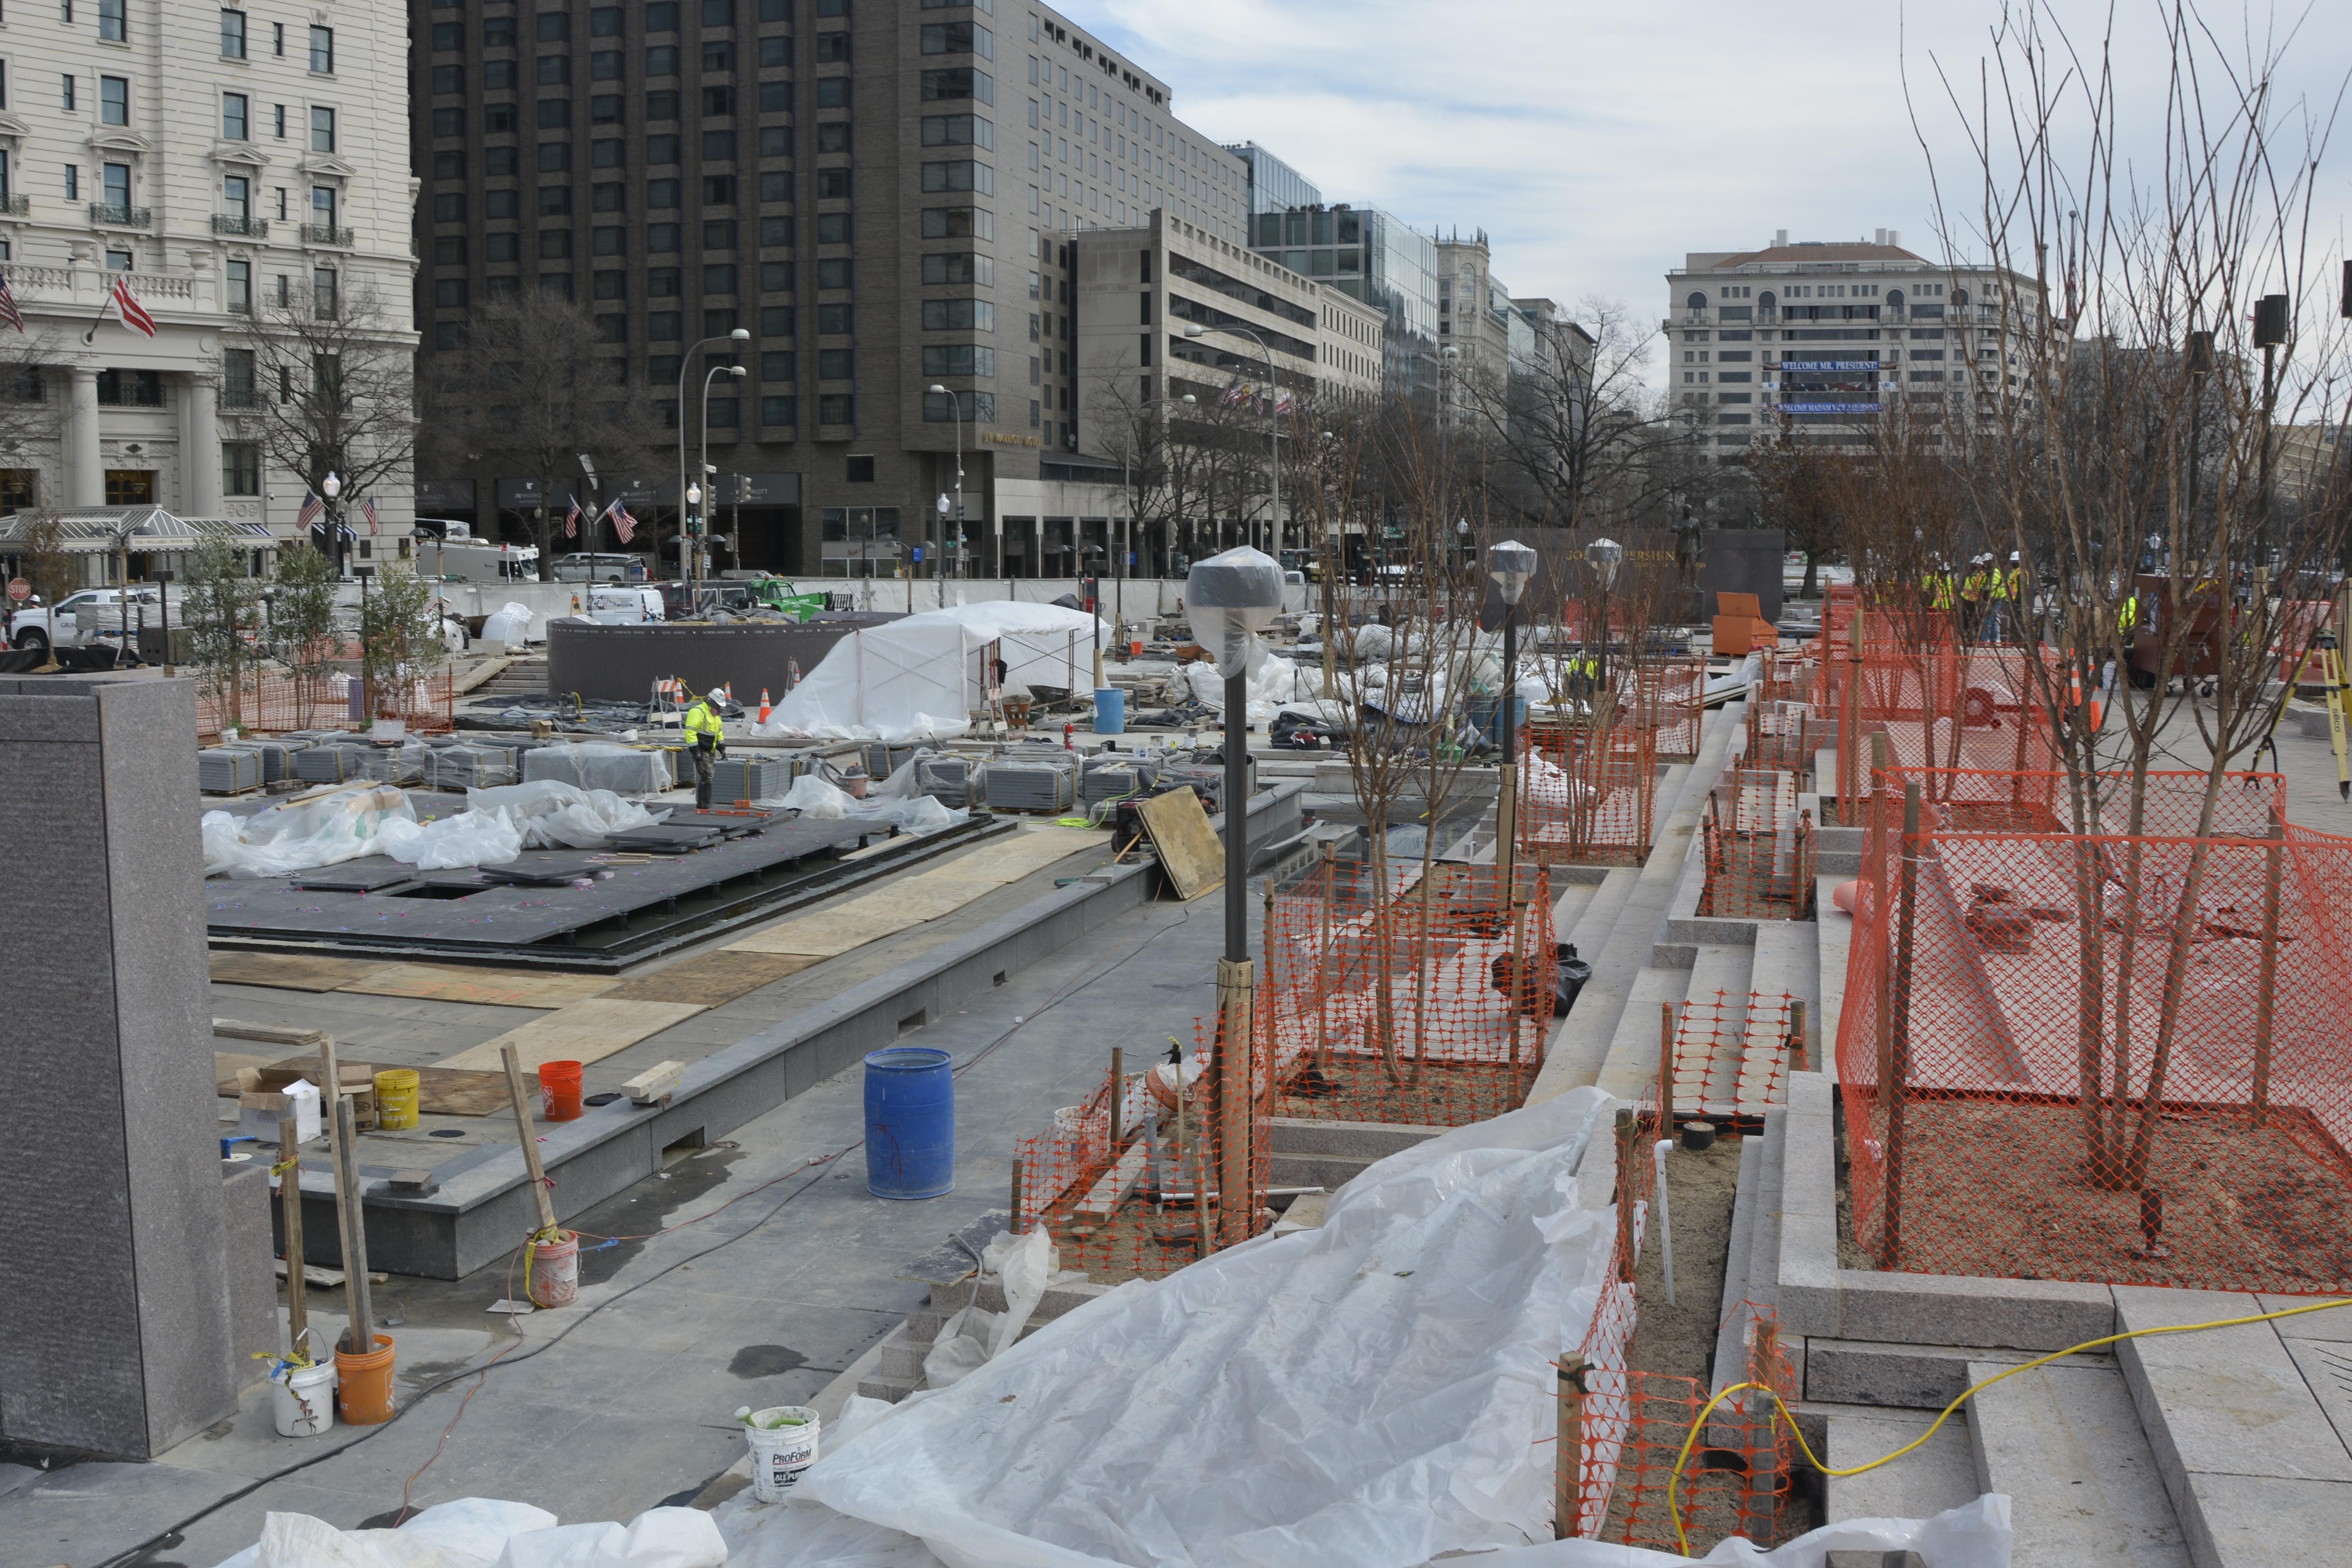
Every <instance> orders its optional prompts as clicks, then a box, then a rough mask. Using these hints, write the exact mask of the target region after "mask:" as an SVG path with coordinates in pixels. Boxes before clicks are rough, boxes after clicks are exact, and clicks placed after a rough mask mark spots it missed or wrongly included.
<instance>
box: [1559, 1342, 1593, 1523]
mask: <svg viewBox="0 0 2352 1568" xmlns="http://www.w3.org/2000/svg"><path fill="white" fill-rule="evenodd" d="M1590 1370H1591V1369H1590V1368H1589V1367H1587V1365H1586V1364H1585V1360H1584V1358H1583V1357H1582V1356H1580V1355H1564V1356H1561V1357H1560V1358H1559V1432H1558V1434H1557V1445H1556V1447H1555V1449H1554V1452H1553V1455H1552V1471H1553V1499H1552V1530H1551V1532H1552V1538H1553V1539H1554V1540H1556V1541H1573V1540H1575V1539H1576V1535H1577V1532H1578V1531H1579V1530H1580V1529H1581V1528H1582V1527H1583V1522H1584V1521H1583V1518H1582V1515H1583V1505H1584V1397H1585V1390H1584V1380H1585V1375H1586V1373H1588V1372H1589V1371H1590Z"/></svg>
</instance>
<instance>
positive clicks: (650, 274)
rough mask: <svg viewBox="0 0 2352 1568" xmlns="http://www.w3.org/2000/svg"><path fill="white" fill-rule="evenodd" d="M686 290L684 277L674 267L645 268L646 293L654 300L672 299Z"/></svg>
mask: <svg viewBox="0 0 2352 1568" xmlns="http://www.w3.org/2000/svg"><path fill="white" fill-rule="evenodd" d="M685 292H686V280H685V278H684V277H683V276H682V275H681V274H680V273H679V271H678V269H677V268H675V267H648V268H646V295H647V296H648V297H650V298H652V299H656V300H674V299H676V298H677V296H678V295H680V294H683V293H685Z"/></svg>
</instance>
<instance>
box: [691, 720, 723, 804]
mask: <svg viewBox="0 0 2352 1568" xmlns="http://www.w3.org/2000/svg"><path fill="white" fill-rule="evenodd" d="M724 700H725V699H724V698H722V697H721V696H720V695H719V693H718V692H716V691H713V692H711V693H709V695H708V696H704V697H698V698H696V699H695V701H694V706H693V707H691V708H689V709H688V710H686V744H687V750H688V752H689V753H690V754H691V755H692V756H693V758H694V805H695V809H696V810H698V811H708V810H709V809H710V781H711V776H712V775H713V774H714V773H717V771H718V767H719V758H720V757H722V756H724V755H726V753H727V723H726V721H725V720H723V719H721V718H720V717H719V707H720V704H721V703H722V702H723V701H724Z"/></svg>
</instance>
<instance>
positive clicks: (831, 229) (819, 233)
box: [816, 213, 850, 245]
mask: <svg viewBox="0 0 2352 1568" xmlns="http://www.w3.org/2000/svg"><path fill="white" fill-rule="evenodd" d="M849 233H850V230H849V214H847V213H819V214H817V215H816V242H817V243H818V244H819V245H847V244H848V243H849Z"/></svg>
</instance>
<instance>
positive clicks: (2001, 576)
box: [1983, 550, 2025, 643]
mask: <svg viewBox="0 0 2352 1568" xmlns="http://www.w3.org/2000/svg"><path fill="white" fill-rule="evenodd" d="M2024 595H2025V568H2024V566H2023V565H2022V564H2021V563H2020V562H2019V560H2018V554H2017V552H2016V551H2014V550H2012V551H2011V552H2009V564H2008V565H2007V566H2001V565H1998V564H1996V563H1995V562H1994V558H1993V557H1992V556H1990V555H1987V556H1986V557H1985V604H1986V608H1985V624H1984V637H1983V640H1984V641H1986V642H1989V643H1997V642H2000V641H2001V640H2003V638H2004V637H2006V636H2014V635H2016V634H2015V631H2014V630H2013V629H2012V627H2011V625H2010V622H2011V618H2012V617H2014V616H2019V615H2020V614H2021V611H2022V601H2023V598H2024Z"/></svg>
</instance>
